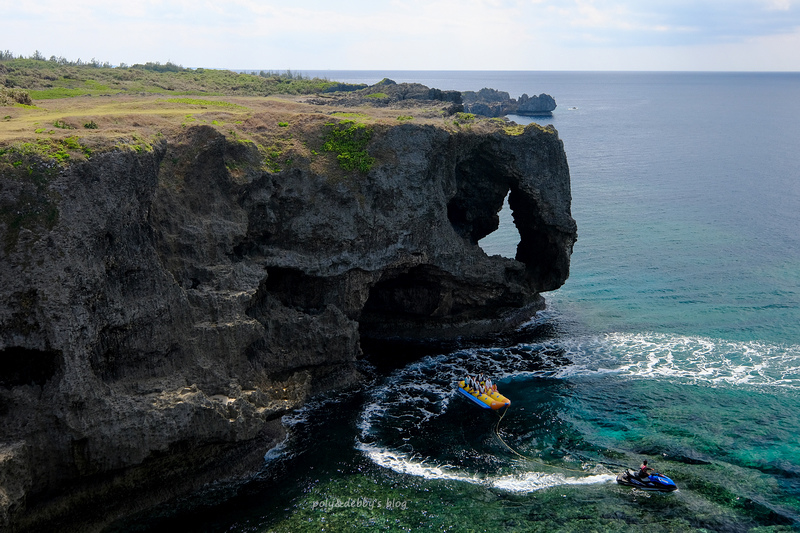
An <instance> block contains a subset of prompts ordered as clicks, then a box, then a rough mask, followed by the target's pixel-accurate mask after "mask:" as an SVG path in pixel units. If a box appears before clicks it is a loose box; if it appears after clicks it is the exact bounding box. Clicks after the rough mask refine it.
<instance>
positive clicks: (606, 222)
mask: <svg viewBox="0 0 800 533" xmlns="http://www.w3.org/2000/svg"><path fill="white" fill-rule="evenodd" d="M323 74H326V75H328V76H329V77H331V78H336V79H341V80H344V81H364V82H367V83H374V82H375V81H378V80H380V79H381V78H383V77H384V76H388V77H390V78H393V79H395V80H396V81H418V82H421V83H424V84H426V85H429V86H435V87H439V88H442V89H460V90H477V89H480V88H482V87H484V86H488V87H494V88H497V89H500V90H506V91H508V92H510V93H511V95H512V96H514V97H516V96H519V95H520V94H521V93H523V92H527V93H528V94H534V93H536V94H538V93H539V92H547V93H549V94H551V95H553V96H554V97H555V98H556V100H557V102H558V108H557V109H556V111H555V113H554V115H553V117H552V118H548V119H546V120H543V121H542V122H545V123H553V124H554V126H555V127H556V129H558V131H559V134H560V136H561V138H562V139H563V141H564V144H565V148H566V151H567V156H568V160H569V164H570V169H571V174H572V191H573V216H574V217H575V219H576V220H577V222H578V227H579V240H578V242H577V243H576V246H575V251H574V255H573V258H572V268H571V276H570V279H569V280H568V281H567V283H566V284H565V286H564V287H563V288H562V289H560V290H558V291H556V292H554V293H550V294H548V295H545V296H546V298H547V300H548V303H549V306H550V307H549V309H548V310H547V311H546V312H543V313H540V314H539V315H538V316H536V317H532V319H531V323H530V324H529V325H528V328H527V330H526V331H527V333H526V334H525V335H524V336H523V338H524V339H525V341H524V342H520V340H519V339H515V340H513V341H512V340H508V341H507V342H504V341H498V342H497V343H495V344H494V345H479V346H465V347H464V349H462V350H459V351H456V352H453V353H443V354H438V355H433V356H427V357H424V358H422V359H421V360H419V361H418V362H416V363H413V364H410V365H408V366H405V367H403V368H398V369H396V370H395V371H393V372H392V373H391V374H388V375H382V374H379V373H373V376H374V378H373V381H372V382H371V383H370V384H369V385H368V386H366V387H365V388H364V389H363V390H360V391H357V392H353V393H349V394H346V395H343V396H339V397H336V398H331V399H326V400H321V401H320V402H319V403H315V404H314V405H312V406H309V407H308V408H307V409H305V410H303V411H302V412H301V413H297V414H295V415H292V416H291V417H287V419H286V423H287V424H288V425H289V426H290V427H291V428H292V431H291V435H290V438H289V439H288V440H287V442H286V443H284V445H283V446H282V447H281V448H280V449H278V450H275V451H273V452H270V454H269V455H268V456H267V461H266V464H265V467H264V470H263V471H262V473H261V474H260V475H259V476H258V477H257V478H256V479H254V480H252V481H251V482H249V483H246V484H243V485H241V486H236V487H218V488H216V489H214V490H211V491H208V492H206V493H204V494H200V495H197V496H195V497H193V498H189V499H187V500H184V501H182V502H176V503H173V504H171V505H169V506H165V507H164V508H162V509H160V510H159V511H158V512H156V513H151V514H149V515H147V516H142V517H138V518H137V519H135V520H133V521H131V522H128V523H126V524H122V525H120V526H119V528H117V529H127V530H147V529H151V528H156V527H163V526H169V527H173V528H175V529H181V528H185V527H187V526H189V527H193V528H194V529H197V530H207V531H273V530H274V531H319V530H321V529H325V530H329V531H350V530H357V529H367V528H368V529H372V530H392V531H397V530H424V529H430V530H453V531H489V530H497V531H539V530H541V531H589V530H596V531H607V530H613V531H641V530H643V529H648V530H655V531H695V530H702V529H705V530H710V531H749V530H757V531H788V530H798V529H800V444H798V442H799V439H798V435H800V414H798V413H799V412H800V232H799V231H798V228H800V223H799V222H800V150H798V149H797V147H798V146H800V98H797V95H800V75H797V74H725V73H715V74H707V73H691V74H690V73H525V72H415V73H409V72H405V73H384V72H380V73H363V72H361V73H359V72H355V73H323ZM512 118H515V119H516V120H518V121H520V122H521V123H524V122H526V121H527V120H528V119H525V118H522V117H512ZM518 239H519V237H518V234H517V233H516V231H515V228H514V227H513V222H511V218H510V213H508V212H507V211H504V212H502V213H501V227H500V228H499V229H498V231H497V232H496V233H494V234H492V235H491V236H489V237H487V239H485V240H483V241H482V242H481V246H482V247H483V248H484V250H486V251H487V253H490V254H493V253H499V254H502V255H508V256H513V254H514V251H515V247H516V243H517V242H518ZM365 370H366V371H367V372H370V369H369V367H366V369H365ZM465 372H484V373H486V374H489V375H492V376H494V377H495V380H496V381H497V382H498V383H499V385H500V388H501V391H502V392H503V393H504V394H506V395H507V396H508V397H509V398H511V399H512V401H513V404H512V407H511V409H509V411H508V412H507V414H506V415H505V417H504V418H503V419H502V420H501V421H499V416H498V414H497V413H493V412H485V411H481V410H478V409H476V408H475V407H474V406H473V405H472V404H470V403H469V402H468V401H466V400H465V399H463V398H460V397H458V396H457V395H456V394H455V392H454V390H453V383H454V381H455V380H457V379H458V378H460V377H461V376H463V374H464V373H465ZM498 421H499V422H500V423H499V425H498ZM501 439H502V440H501ZM512 450H513V451H512ZM642 459H648V460H650V461H651V464H653V465H655V466H656V467H657V468H658V469H660V470H661V471H662V472H663V473H665V474H667V475H669V476H670V477H671V478H672V479H674V480H675V481H676V483H677V484H678V486H679V491H678V492H676V493H673V494H651V493H642V492H639V491H635V490H631V489H630V488H627V487H621V486H618V485H617V484H616V483H615V482H614V477H615V475H616V473H617V472H619V471H621V470H622V469H623V468H624V467H626V466H631V467H635V466H637V465H638V464H639V462H640V461H641V460H642Z"/></svg>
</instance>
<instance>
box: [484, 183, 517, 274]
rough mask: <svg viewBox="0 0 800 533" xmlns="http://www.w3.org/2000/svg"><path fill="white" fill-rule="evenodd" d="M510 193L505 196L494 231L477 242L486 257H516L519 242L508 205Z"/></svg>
mask: <svg viewBox="0 0 800 533" xmlns="http://www.w3.org/2000/svg"><path fill="white" fill-rule="evenodd" d="M510 194H511V193H510V192H509V193H508V194H507V195H506V198H505V200H503V207H502V209H500V212H499V213H498V217H499V219H500V223H499V225H498V227H497V229H496V230H494V231H493V232H492V233H490V234H489V235H487V236H486V237H484V238H483V239H481V240H479V241H478V246H480V247H481V249H482V250H483V251H484V252H486V255H501V256H503V257H508V258H510V259H514V258H515V257H516V255H517V246H519V242H520V240H521V238H520V235H519V230H518V229H517V226H516V224H514V215H513V213H512V212H511V206H509V204H508V197H509V195H510Z"/></svg>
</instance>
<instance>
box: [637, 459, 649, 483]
mask: <svg viewBox="0 0 800 533" xmlns="http://www.w3.org/2000/svg"><path fill="white" fill-rule="evenodd" d="M650 470H652V468H650V467H649V466H647V459H645V460H644V461H642V466H640V467H639V479H648V478H649V477H650V474H649V472H650Z"/></svg>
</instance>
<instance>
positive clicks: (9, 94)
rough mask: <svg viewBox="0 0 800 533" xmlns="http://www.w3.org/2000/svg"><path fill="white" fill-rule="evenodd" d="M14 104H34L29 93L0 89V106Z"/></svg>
mask: <svg viewBox="0 0 800 533" xmlns="http://www.w3.org/2000/svg"><path fill="white" fill-rule="evenodd" d="M14 104H23V105H33V102H31V97H30V95H29V94H28V91H23V90H22V89H9V88H7V87H0V105H14Z"/></svg>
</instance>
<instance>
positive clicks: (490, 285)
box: [0, 84, 577, 531]
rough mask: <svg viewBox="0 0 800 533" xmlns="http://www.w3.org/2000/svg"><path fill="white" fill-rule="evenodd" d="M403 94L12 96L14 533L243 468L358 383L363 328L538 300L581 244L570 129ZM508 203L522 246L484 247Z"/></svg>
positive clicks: (434, 335) (417, 335) (4, 194)
mask: <svg viewBox="0 0 800 533" xmlns="http://www.w3.org/2000/svg"><path fill="white" fill-rule="evenodd" d="M386 89H388V90H386ZM403 90H405V91H406V95H408V94H416V93H415V92H414V91H417V93H418V92H419V91H420V88H419V87H400V84H398V85H397V86H396V87H372V88H369V89H367V90H366V92H365V94H363V95H362V97H363V98H365V99H366V97H367V96H368V95H370V94H375V95H377V96H372V97H370V98H369V100H372V101H376V102H378V103H379V105H374V106H364V105H361V104H359V105H353V102H352V100H348V98H353V95H352V94H349V93H348V94H347V95H341V97H336V96H325V95H322V96H297V97H282V98H270V99H267V98H263V97H254V96H226V97H211V96H209V97H206V98H204V99H202V100H201V99H197V98H165V97H164V95H151V96H129V95H120V96H109V97H106V98H105V99H103V98H102V97H98V96H92V97H78V98H73V99H70V101H67V100H48V101H37V100H35V99H34V104H35V105H31V106H29V105H24V104H23V105H17V106H9V107H4V108H2V111H3V113H2V114H3V115H5V116H6V118H5V119H4V122H3V123H2V127H3V130H2V133H0V236H2V237H1V238H0V280H2V284H0V295H1V297H0V529H2V530H4V531H5V530H9V531H37V530H46V529H58V530H61V531H69V530H71V529H81V530H84V531H86V530H93V529H99V528H101V527H102V526H103V525H105V524H107V523H108V522H109V521H110V520H112V519H114V518H115V517H119V516H124V515H126V514H130V513H132V512H135V511H137V510H140V509H143V508H146V507H148V506H152V505H154V504H156V503H159V502H162V501H165V500H168V499H170V498H173V497H175V496H178V495H182V494H186V493H187V492H189V491H192V490H195V489H197V488H199V487H201V486H202V485H204V484H206V483H209V482H211V481H219V480H230V479H235V478H240V477H243V476H247V475H251V474H252V473H253V472H254V471H256V470H257V469H258V468H259V466H260V465H261V464H262V462H263V457H264V454H265V453H266V452H267V451H268V450H269V449H270V448H271V447H273V446H275V445H276V444H278V443H279V442H280V441H281V440H282V439H283V438H284V436H285V429H284V428H283V426H282V425H281V416H282V415H284V414H286V413H287V412H289V411H290V410H292V409H295V408H297V407H299V406H301V405H303V403H304V402H306V401H307V399H308V398H310V397H311V396H313V395H314V394H318V393H320V392H322V391H326V390H330V389H334V388H344V387H347V386H351V385H353V384H356V383H358V382H359V379H360V374H359V372H358V370H357V366H356V362H357V361H358V359H359V358H360V357H362V349H361V342H362V340H363V339H366V338H371V339H380V340H384V341H391V340H408V339H414V340H448V339H454V338H458V337H464V336H471V335H482V334H486V333H494V332H502V331H511V330H513V329H514V328H517V327H518V326H519V325H520V324H522V323H523V322H525V321H526V320H528V319H529V318H530V316H531V315H532V314H533V313H534V312H535V311H536V310H539V309H542V308H543V307H544V300H543V298H542V296H541V293H542V292H545V291H550V290H554V289H557V288H558V287H560V286H561V285H562V284H563V283H564V281H565V280H566V279H567V276H568V274H569V260H570V254H571V252H572V246H573V244H574V242H575V240H576V238H577V233H576V224H575V221H574V220H573V218H572V217H571V213H570V201H571V194H570V179H569V169H568V165H567V159H566V155H565V152H564V148H563V144H562V142H561V141H560V140H559V138H558V135H557V132H556V131H555V130H554V129H553V128H552V127H541V126H538V125H535V124H531V125H529V126H527V127H524V128H523V127H521V126H518V125H516V124H513V123H509V122H507V121H504V120H500V119H484V120H480V119H476V118H475V117H473V116H470V115H465V114H463V113H459V112H458V109H460V108H458V105H459V104H460V102H459V101H457V99H456V98H455V95H452V94H447V93H443V92H441V91H440V92H439V93H436V92H430V90H428V92H426V93H425V97H424V98H422V97H420V98H402V99H399V98H397V97H394V98H395V100H396V101H395V102H394V104H393V105H388V102H386V104H387V105H383V103H382V102H381V101H382V100H384V99H391V98H393V96H392V95H393V94H395V93H397V94H400V93H398V91H400V92H402V91H403ZM426 90H427V88H426ZM384 95H385V96H384ZM411 100H413V102H412V103H409V102H410V101H411ZM398 101H401V102H400V103H398ZM402 102H405V103H402ZM454 105H455V106H456V107H455V108H454V107H453V106H454ZM54 125H55V126H54ZM42 129H43V131H41V132H40V131H38V130H42ZM34 130H37V134H36V135H34ZM507 195H508V196H509V202H510V205H511V209H512V210H513V213H514V221H515V224H516V226H517V229H518V230H519V233H520V237H521V241H520V243H519V246H518V249H517V255H516V259H508V258H503V257H500V256H493V257H489V256H487V255H486V254H485V253H484V252H483V250H481V248H480V247H479V246H478V244H477V243H478V241H479V240H480V239H481V238H483V237H484V236H486V235H488V234H489V233H491V232H492V231H494V230H495V229H496V228H497V226H498V212H499V211H500V209H501V207H502V205H503V201H504V199H505V198H506V196H507ZM98 508H102V509H104V510H105V514H103V515H98V514H97V509H98ZM76 524H79V526H76Z"/></svg>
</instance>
